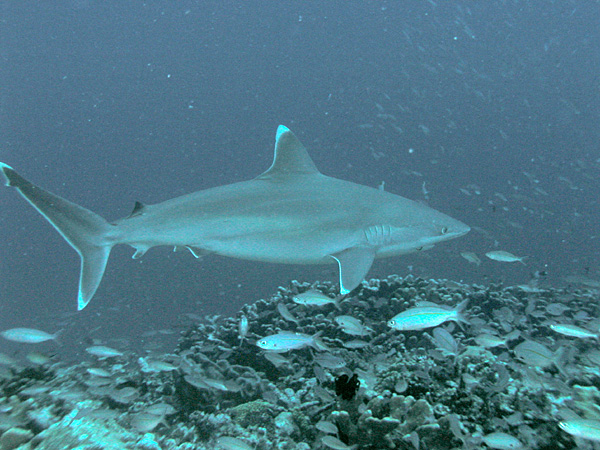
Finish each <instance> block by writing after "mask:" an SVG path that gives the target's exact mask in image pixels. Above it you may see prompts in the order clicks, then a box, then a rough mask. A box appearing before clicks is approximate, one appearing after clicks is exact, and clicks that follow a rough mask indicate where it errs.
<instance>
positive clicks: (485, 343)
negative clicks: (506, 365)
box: [475, 333, 506, 348]
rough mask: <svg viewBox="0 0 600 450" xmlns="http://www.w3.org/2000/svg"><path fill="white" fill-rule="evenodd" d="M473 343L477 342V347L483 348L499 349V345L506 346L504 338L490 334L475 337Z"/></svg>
mask: <svg viewBox="0 0 600 450" xmlns="http://www.w3.org/2000/svg"><path fill="white" fill-rule="evenodd" d="M475 342H477V345H480V346H482V347H485V348H494V347H500V346H501V345H506V339H505V338H502V337H500V336H496V335H495V334H490V333H483V334H480V335H478V336H475Z"/></svg>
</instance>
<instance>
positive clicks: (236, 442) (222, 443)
mask: <svg viewBox="0 0 600 450" xmlns="http://www.w3.org/2000/svg"><path fill="white" fill-rule="evenodd" d="M217 446H219V447H220V448H223V449H225V450H252V447H251V446H250V445H249V444H247V443H246V442H244V441H242V440H241V439H238V438H236V437H232V436H221V437H220V438H217Z"/></svg>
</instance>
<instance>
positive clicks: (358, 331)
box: [334, 316, 373, 336]
mask: <svg viewBox="0 0 600 450" xmlns="http://www.w3.org/2000/svg"><path fill="white" fill-rule="evenodd" d="M334 320H335V323H337V324H338V325H339V327H340V328H341V329H342V331H343V332H344V333H346V334H349V335H351V336H366V335H368V334H369V333H371V332H372V331H373V330H371V329H370V328H369V327H367V326H365V325H363V324H362V322H361V321H360V320H359V319H357V318H356V317H352V316H337V317H336V318H335V319H334Z"/></svg>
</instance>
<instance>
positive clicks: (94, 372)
mask: <svg viewBox="0 0 600 450" xmlns="http://www.w3.org/2000/svg"><path fill="white" fill-rule="evenodd" d="M86 370H87V373H89V374H90V375H94V376H95V377H103V378H108V377H110V375H111V374H110V372H109V371H108V370H104V369H98V368H97V367H88V368H87V369H86Z"/></svg>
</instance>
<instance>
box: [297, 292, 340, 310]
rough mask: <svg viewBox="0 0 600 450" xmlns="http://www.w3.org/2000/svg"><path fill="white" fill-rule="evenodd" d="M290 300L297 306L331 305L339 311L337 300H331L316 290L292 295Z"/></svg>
mask: <svg viewBox="0 0 600 450" xmlns="http://www.w3.org/2000/svg"><path fill="white" fill-rule="evenodd" d="M292 300H293V301H294V303H298V304H299V305H305V306H325V305H331V304H333V305H335V307H336V308H337V309H340V305H339V303H338V301H339V298H337V297H336V298H331V297H329V296H327V295H325V294H323V293H322V292H321V291H317V290H316V289H310V290H308V291H306V292H303V293H302V294H298V295H294V296H293V297H292Z"/></svg>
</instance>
